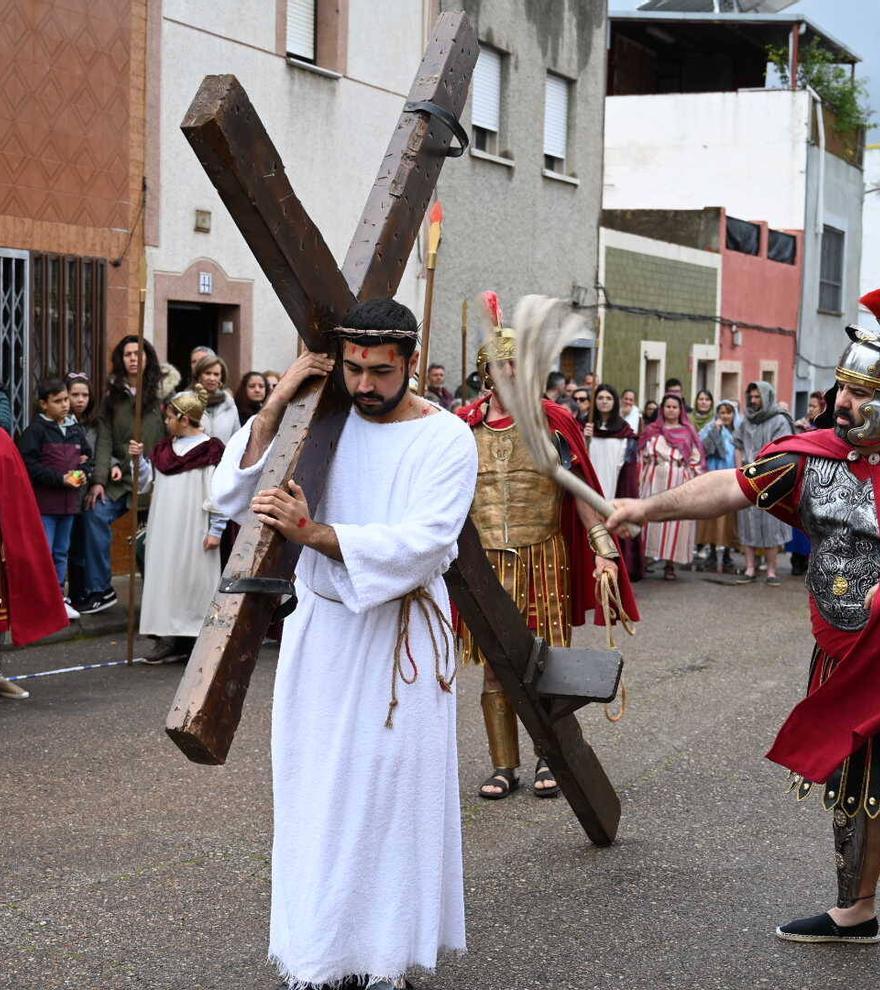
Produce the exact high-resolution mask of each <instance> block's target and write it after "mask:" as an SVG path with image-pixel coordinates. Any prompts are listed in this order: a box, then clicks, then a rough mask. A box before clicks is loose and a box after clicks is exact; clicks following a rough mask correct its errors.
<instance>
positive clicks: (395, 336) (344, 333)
mask: <svg viewBox="0 0 880 990" xmlns="http://www.w3.org/2000/svg"><path fill="white" fill-rule="evenodd" d="M421 329H422V328H421V327H418V328H417V329H416V330H415V331H413V330H355V329H354V328H353V327H334V328H333V330H332V331H331V333H333V334H335V335H336V336H337V337H343V338H345V337H375V338H376V339H377V340H386V339H391V340H418V339H419V334H420V333H421Z"/></svg>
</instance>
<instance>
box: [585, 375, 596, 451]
mask: <svg viewBox="0 0 880 990" xmlns="http://www.w3.org/2000/svg"><path fill="white" fill-rule="evenodd" d="M595 379H596V376H595V375H593V387H592V389H590V415H589V417H588V419H587V422H588V423H590V425H591V426H592V427H593V433H594V434H595V432H596V380H595ZM583 387H584V388H586V386H583ZM592 439H593V438H592V437H588V436H584V440H585V441H586V443H587V450H589V449H590V440H592Z"/></svg>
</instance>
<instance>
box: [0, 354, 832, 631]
mask: <svg viewBox="0 0 880 990" xmlns="http://www.w3.org/2000/svg"><path fill="white" fill-rule="evenodd" d="M138 365H139V346H138V340H137V337H135V336H131V335H130V336H127V337H124V338H123V339H122V340H120V341H119V343H118V344H117V345H116V346H115V347H114V348H113V351H112V353H111V355H110V366H111V367H110V375H109V378H108V381H107V385H106V388H105V389H104V390H103V394H101V395H99V394H97V393H96V391H95V388H94V385H93V383H92V382H91V381H90V379H89V376H88V375H87V374H86V373H84V372H82V371H76V370H72V371H69V372H68V373H67V374H66V375H65V376H64V377H63V378H60V377H59V378H52V379H48V380H46V381H43V382H41V383H40V384H39V387H38V389H37V400H38V408H37V409H35V411H34V415H33V419H32V420H31V422H30V424H29V425H28V426H27V428H26V429H24V431H23V432H22V433H21V436H20V437H19V438H18V441H17V442H18V445H19V449H20V452H21V456H22V458H23V461H24V464H25V465H26V467H27V471H28V474H29V476H30V479H31V484H32V487H33V492H34V495H35V497H36V502H37V505H38V507H39V512H40V515H41V518H42V522H43V529H44V532H45V535H46V541H47V544H48V548H49V550H50V552H51V557H52V561H53V564H54V568H55V579H56V581H57V582H58V585H59V587H60V589H61V594H62V596H63V597H64V601H65V607H66V609H67V614H68V616H69V617H70V618H71V619H76V618H78V617H79V616H80V615H81V614H92V613H96V612H101V611H103V610H105V609H108V608H110V607H112V606H113V605H114V604H116V601H117V598H116V592H115V591H114V589H113V584H112V565H111V550H112V543H113V540H112V536H113V529H112V527H113V524H114V522H115V521H116V520H118V519H120V517H122V516H124V515H125V514H126V513H128V512H129V509H130V506H131V493H132V468H133V463H134V462H133V458H132V454H133V452H134V451H135V450H136V452H137V453H138V457H139V459H140V470H141V471H142V472H147V473H146V474H144V477H143V482H144V484H145V485H147V486H149V485H153V486H154V488H155V491H157V492H162V491H163V490H168V491H170V490H171V489H172V488H173V487H174V485H173V484H172V483H171V482H170V481H169V480H163V478H165V477H166V474H167V472H169V470H170V474H168V477H169V478H170V477H171V476H173V475H175V474H178V473H180V472H181V471H183V470H185V468H181V466H180V464H181V463H183V460H182V458H183V459H186V457H187V455H188V454H189V452H190V451H191V450H192V449H194V447H198V446H200V445H201V444H202V443H203V442H204V441H207V440H209V439H210V440H212V441H213V444H214V445H213V446H212V447H211V448H210V450H211V451H212V455H211V459H212V461H213V460H215V459H216V457H217V451H218V450H222V446H223V445H225V444H226V443H228V442H229V440H230V438H231V437H232V435H233V434H234V433H235V431H236V430H238V429H239V427H240V426H241V424H242V423H244V422H246V421H247V420H248V419H249V418H250V417H251V416H253V415H255V414H256V413H257V412H259V410H260V408H261V407H262V405H263V403H264V402H265V401H266V398H267V396H268V395H269V393H270V392H271V390H272V388H274V386H275V385H276V384H277V382H278V379H279V377H280V375H279V373H277V372H275V371H271V370H268V371H263V372H259V371H248V372H247V373H246V374H245V375H243V376H242V378H241V380H240V382H239V384H238V387H237V388H236V389H235V391H234V392H232V391H231V390H230V386H229V381H228V369H227V366H226V363H225V361H224V360H223V359H222V358H221V357H220V356H219V355H218V354H216V353H215V352H214V351H213V350H212V349H211V348H210V347H208V346H199V347H196V348H193V350H192V352H191V355H190V367H189V369H188V371H187V375H186V383H185V384H184V385H183V388H181V383H182V382H183V376H182V375H181V373H180V371H179V370H178V369H176V368H174V367H172V366H171V365H168V364H160V362H159V359H158V357H157V354H156V352H155V350H154V348H153V346H152V345H151V344H150V343H149V342H144V349H143V369H142V379H141V382H142V383H141V389H142V420H141V427H140V444H139V445H136V444H135V445H133V440H134V432H135V430H134V420H135V401H136V391H137V383H138V372H139V367H138ZM478 385H479V382H478V381H476V380H473V381H472V380H469V381H468V383H467V388H466V389H465V391H464V394H463V393H462V389H461V388H459V389H457V390H456V393H455V394H453V393H452V392H451V391H450V389H449V388H448V387H447V385H446V371H445V368H444V366H443V365H442V364H438V363H434V364H431V365H430V366H429V368H428V381H427V383H426V396H427V398H429V399H431V400H432V401H434V402H436V403H437V404H438V405H440V406H442V407H443V408H444V409H447V410H449V409H452V410H454V409H455V408H456V407H457V406H458V405H460V404H461V403H462V402H463V401H466V400H467V399H468V398H469V397H470V394H472V393H473V392H475V391H476V390H477V388H478ZM181 396H183V397H184V398H180V397H181ZM544 399H545V400H547V401H550V402H555V403H558V404H560V405H562V406H565V407H566V408H568V409H569V410H570V412H571V413H572V415H573V416H574V417H575V419H576V420H577V422H578V423H579V425H580V426H581V429H582V430H583V432H584V436H585V439H586V442H587V445H588V447H589V450H590V457H591V460H592V461H593V463H594V466H595V468H596V471H597V474H598V476H599V479H600V483H601V486H602V489H603V493H604V494H605V496H606V497H607V498H609V499H611V498H631V497H636V496H643V497H644V496H648V495H651V494H654V493H656V492H660V491H664V490H666V489H668V488H672V487H675V486H677V485H680V484H682V483H683V482H684V481H686V480H688V479H689V478H691V477H693V476H695V475H697V474H700V473H702V472H703V471H713V470H722V469H726V468H731V467H735V466H739V465H741V464H743V463H747V462H748V461H749V460H750V459H752V458H753V457H754V456H755V455H756V454H757V452H758V450H760V449H761V447H762V446H763V445H764V444H765V443H767V442H769V441H770V440H772V439H776V438H777V437H780V436H785V435H787V434H789V433H792V432H795V431H801V430H808V429H811V428H812V425H811V424H812V420H813V419H815V418H816V416H818V415H819V414H820V413H821V412H822V411H823V410H824V396H823V395H822V393H821V392H815V393H813V394H812V395H811V396H810V404H809V409H808V413H807V416H806V417H804V419H802V420H799V421H798V422H797V423H794V422H792V419H791V417H790V415H789V413H788V411H787V407H785V405H784V404H783V403H778V402H777V401H776V399H775V395H774V392H773V388H772V386H771V385H769V384H768V383H766V382H753V383H750V384H749V385H748V387H747V389H746V395H745V406H744V408H743V409H742V411H741V409H740V404H739V402H738V400H737V399H736V398H733V397H726V398H724V399H722V400H721V401H719V402H717V403H716V402H715V399H714V397H713V395H712V393H711V392H710V391H708V390H707V389H701V390H700V391H699V392H697V394H696V395H695V396H694V400H693V406H690V405H689V404H688V402H687V399H686V398H685V396H684V389H683V386H682V383H681V382H680V381H679V380H678V379H675V378H670V379H668V380H667V381H666V383H665V387H664V390H663V396H662V398H661V400H660V402H659V403H658V402H655V401H648V402H646V403H645V405H644V407H643V408H641V409H640V408H639V404H638V396H637V394H636V392H635V391H634V390H633V389H631V388H624V389H622V390H621V391H618V389H617V388H616V387H614V386H613V385H611V384H607V383H598V384H597V383H596V380H595V376H594V375H593V374H592V373H588V374H586V375H584V376H583V377H582V378H581V380H580V381H575V380H574V379H572V378H567V377H566V376H565V375H564V374H563V373H562V372H553V373H551V374H550V376H549V378H548V380H547V383H546V388H545V392H544ZM181 409H185V410H186V412H185V413H181V412H180V410H181ZM0 429H4V430H6V431H7V432H10V433H11V431H12V421H11V413H10V407H9V401H8V398H7V396H6V394H5V393H4V392H2V391H0ZM157 445H161V451H160V453H161V454H162V456H161V457H160V458H159V464H158V465H154V464H153V463H152V461H151V457H152V454H153V451H154V449H156V447H157ZM166 448H167V449H166ZM208 449H209V448H207V447H205V448H202V451H201V452H200V453H199V454H198V458H199V459H200V460H198V465H199V467H200V468H206V470H207V469H208V468H212V466H213V465H204V464H202V463H201V461H202V460H204V458H205V457H206V456H207V455H205V454H204V450H208ZM169 451H170V453H169ZM192 460H193V459H192V457H190V458H189V461H188V462H187V463H190V462H192ZM169 465H170V469H169ZM177 485H178V487H179V486H180V483H179V482H178V483H177ZM148 501H149V494H146V493H145V495H144V497H143V499H142V501H141V502H140V507H141V508H142V510H143V515H144V516H145V517H146V518H147V519H148V520H149V518H150V516H149V514H148V512H147V509H148ZM208 503H209V500H208V499H206V500H205V506H204V507H202V506H200V507H199V512H201V509H202V508H204V512H203V513H202V514H201V515H200V514H199V512H196V513H195V515H193V517H192V523H193V525H195V526H196V527H197V529H198V527H199V526H202V524H204V530H205V531H204V532H201V531H198V532H193V533H190V534H189V535H188V537H187V539H188V540H189V541H190V545H191V546H198V547H201V548H202V552H204V553H205V554H215V555H217V560H218V565H217V568H219V567H220V566H221V565H222V563H223V559H222V558H225V557H226V556H227V555H228V553H229V551H230V549H231V545H232V541H233V540H234V536H235V532H236V529H237V527H235V525H234V524H233V523H229V524H228V525H227V524H226V520H219V519H218V517H217V516H216V514H215V513H211V512H210V505H209V504H208ZM199 520H201V522H200V521H199ZM154 525H155V523H154ZM163 525H167V523H166V524H163ZM221 534H222V537H223V544H222V547H221V539H220V537H221ZM789 541H793V542H789ZM146 542H147V544H148V545H150V544H155V540H151V539H150V537H149V534H147V536H146ZM786 544H789V547H788V548H789V549H790V550H791V552H792V570H793V572H794V573H803V569H804V568H805V566H806V559H807V555H808V554H809V545H808V544H805V538H804V537H803V535H802V534H799V533H798V532H797V531H795V533H794V534H793V533H792V532H791V530H790V528H789V527H786V526H783V525H782V524H781V523H779V522H777V521H776V520H775V519H773V518H772V517H770V516H767V515H766V514H765V513H762V512H759V511H758V510H754V509H746V510H743V511H742V512H740V513H737V514H731V515H729V516H725V517H723V518H720V519H717V520H705V521H702V522H700V524H699V526H698V525H697V524H696V523H675V524H666V523H651V524H648V525H647V526H646V527H645V530H644V532H643V533H642V535H641V538H640V539H636V540H625V541H623V547H622V549H623V556H624V561H625V564H626V566H627V569H628V571H629V573H630V576H631V577H632V578H633V579H635V580H638V579H639V578H641V577H642V574H643V572H644V571H646V570H651V569H652V566H653V564H654V563H655V562H661V563H662V565H663V576H664V578H665V579H667V580H674V579H675V578H676V565H682V564H690V565H695V566H698V567H700V568H708V569H711V570H715V569H717V570H720V571H724V572H727V573H734V572H736V565H735V564H734V561H733V557H732V553H733V552H734V551H735V550H742V552H743V555H744V558H745V565H744V567H742V568H740V569H739V571H738V572H737V578H736V580H737V581H739V582H741V583H750V582H753V581H755V580H757V579H758V571H759V570H760V569H765V570H766V578H765V580H766V582H767V584H769V585H771V586H772V585H775V584H778V583H779V576H778V571H777V560H778V552H779V548H780V547H782V546H784V545H786ZM154 554H155V551H154ZM217 568H214V567H213V566H212V567H211V568H210V573H212V574H213V572H214V570H215V569H217ZM190 625H191V623H190ZM187 630H188V634H189V627H187ZM180 635H183V634H180Z"/></svg>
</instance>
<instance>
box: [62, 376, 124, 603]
mask: <svg viewBox="0 0 880 990" xmlns="http://www.w3.org/2000/svg"><path fill="white" fill-rule="evenodd" d="M64 384H65V385H66V386H67V394H68V396H69V397H70V415H71V416H73V418H74V419H75V420H76V421H77V423H79V425H80V426H81V427H82V429H83V432H84V433H85V437H86V442H87V443H88V445H89V448H90V449H91V450H92V451H94V450H96V449H97V440H98V413H97V409H96V408H95V406H96V402H95V396H94V394H93V392H92V383H91V380H90V379H89V376H88V375H87V374H86V373H85V372H84V371H71V372H69V373H68V374H67V375H65V376H64ZM114 471H115V472H116V474H115V477H116V478H121V477H122V471H121V470H120V469H119V467H116V468H114ZM85 493H86V489H85V488H83V489H82V494H83V497H85ZM86 539H87V534H86V528H85V526H84V524H83V514H82V512H79V513H77V514H76V515H75V516H74V517H73V532H72V533H71V535H70V553H69V554H68V558H67V587H68V590H69V592H70V596H69V597H70V603H71V605H72V606H73V608H75V609H76V610H77V611H79V609H80V606H81V605H84V604H85V600H86V585H85V557H86Z"/></svg>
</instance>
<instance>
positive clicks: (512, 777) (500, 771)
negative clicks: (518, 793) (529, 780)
mask: <svg viewBox="0 0 880 990" xmlns="http://www.w3.org/2000/svg"><path fill="white" fill-rule="evenodd" d="M484 787H501V788H502V790H500V791H499V792H498V793H497V794H494V793H492V791H484V790H483V788H484ZM518 787H519V777H517V775H516V772H515V771H514V770H508V769H507V768H506V767H496V768H495V772H494V773H493V774H492V776H491V777H487V778H486V779H485V780H484V781H483V783H482V784H480V790H479V795H480V797H481V798H485V799H486V800H487V801H501V800H503V799H504V798H506V797H510V795H511V794H513V792H514V791H515V790H516V789H517V788H518Z"/></svg>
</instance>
